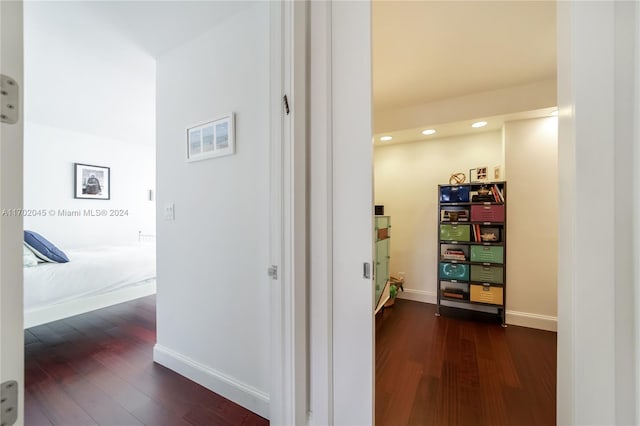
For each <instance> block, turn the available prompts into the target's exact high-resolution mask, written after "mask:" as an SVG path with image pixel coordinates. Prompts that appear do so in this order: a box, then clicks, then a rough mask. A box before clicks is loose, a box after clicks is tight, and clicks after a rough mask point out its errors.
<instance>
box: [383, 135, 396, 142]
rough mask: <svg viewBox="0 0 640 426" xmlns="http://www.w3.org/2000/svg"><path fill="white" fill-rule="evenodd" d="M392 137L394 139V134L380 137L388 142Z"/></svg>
mask: <svg viewBox="0 0 640 426" xmlns="http://www.w3.org/2000/svg"><path fill="white" fill-rule="evenodd" d="M391 139H393V137H392V136H383V137H381V138H380V140H381V141H383V142H386V141H390V140H391Z"/></svg>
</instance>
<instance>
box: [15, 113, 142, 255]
mask: <svg viewBox="0 0 640 426" xmlns="http://www.w3.org/2000/svg"><path fill="white" fill-rule="evenodd" d="M24 158H25V162H24V207H25V209H33V210H45V211H46V212H47V215H46V216H25V218H24V228H25V229H29V230H31V231H36V232H38V233H40V234H42V235H43V236H45V238H47V239H49V240H50V241H51V242H53V243H54V244H55V245H57V246H58V247H60V248H63V249H64V248H72V247H83V246H95V245H101V244H121V243H128V242H134V241H137V240H138V231H142V232H143V233H145V234H155V201H149V196H148V191H149V190H150V189H152V190H153V191H154V193H155V172H154V171H155V150H154V148H153V146H147V145H134V144H130V143H125V142H122V141H117V140H111V139H107V138H104V137H99V136H94V135H91V134H87V133H79V132H74V131H70V130H63V129H57V128H54V127H49V126H43V125H40V124H35V123H30V122H27V123H26V125H25V144H24ZM73 163H83V164H91V165H97V166H104V167H110V168H111V199H110V200H85V199H74V197H73V192H74V191H73V190H74V182H73V178H74V167H73ZM78 209H79V210H80V211H81V216H80V217H77V216H64V215H62V214H61V212H60V210H78ZM85 209H90V210H95V209H106V210H107V212H108V213H109V214H111V211H112V210H114V209H115V210H125V211H126V214H127V215H126V216H106V217H92V216H88V215H85V214H84V210H85Z"/></svg>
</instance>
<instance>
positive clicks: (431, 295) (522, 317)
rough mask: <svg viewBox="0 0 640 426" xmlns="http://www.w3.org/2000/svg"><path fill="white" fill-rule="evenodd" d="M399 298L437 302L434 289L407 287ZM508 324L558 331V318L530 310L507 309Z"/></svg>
mask: <svg viewBox="0 0 640 426" xmlns="http://www.w3.org/2000/svg"><path fill="white" fill-rule="evenodd" d="M398 298H399V299H405V300H413V301H415V302H422V303H430V304H432V305H435V304H436V303H437V300H436V299H437V298H436V293H435V292H433V291H424V290H415V289H412V288H405V289H404V291H399V292H398ZM507 324H510V325H518V326H521V327H529V328H536V329H538V330H546V331H558V318H557V317H552V316H549V315H540V314H533V313H530V312H519V311H510V310H508V309H507Z"/></svg>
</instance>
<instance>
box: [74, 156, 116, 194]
mask: <svg viewBox="0 0 640 426" xmlns="http://www.w3.org/2000/svg"><path fill="white" fill-rule="evenodd" d="M73 198H83V199H88V200H110V199H111V168H110V167H104V166H92V165H90V164H80V163H74V164H73Z"/></svg>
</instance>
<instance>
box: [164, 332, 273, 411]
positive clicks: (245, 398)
mask: <svg viewBox="0 0 640 426" xmlns="http://www.w3.org/2000/svg"><path fill="white" fill-rule="evenodd" d="M153 360H154V361H155V362H157V363H158V364H161V365H163V366H165V367H167V368H169V369H171V370H173V371H175V372H176V373H178V374H181V375H183V376H185V377H187V378H189V379H191V380H193V381H194V382H196V383H198V384H200V385H202V386H204V387H205V388H207V389H209V390H211V391H213V392H215V393H217V394H220V395H222V396H223V397H225V398H227V399H229V400H231V401H233V402H235V403H236V404H239V405H241V406H243V407H245V408H247V409H248V410H251V411H253V412H254V413H257V414H259V415H261V416H262V417H269V395H267V394H266V393H265V392H262V391H260V390H259V389H256V388H254V387H253V386H250V385H247V384H246V383H243V382H241V381H240V380H237V379H235V378H233V377H230V376H227V375H225V374H223V373H221V372H219V371H217V370H214V369H213V368H210V367H208V366H206V365H204V364H201V363H199V362H198V361H195V360H193V359H191V358H189V357H187V356H184V355H182V354H180V353H178V352H175V351H173V350H171V349H169V348H166V347H164V346H162V345H158V344H156V345H155V346H154V347H153Z"/></svg>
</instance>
